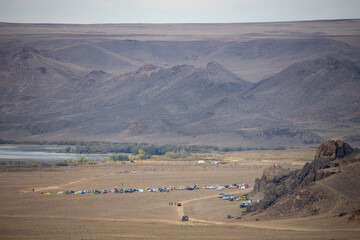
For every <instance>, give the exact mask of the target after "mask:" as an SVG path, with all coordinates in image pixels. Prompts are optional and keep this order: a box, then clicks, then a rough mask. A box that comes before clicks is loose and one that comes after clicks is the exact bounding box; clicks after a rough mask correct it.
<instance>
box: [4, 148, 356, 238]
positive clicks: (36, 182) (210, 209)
mask: <svg viewBox="0 0 360 240" xmlns="http://www.w3.org/2000/svg"><path fill="white" fill-rule="evenodd" d="M264 154H270V153H265V152H264ZM270 155H271V154H270ZM284 163H285V162H284ZM285 164H286V163H285ZM288 164H289V165H294V162H292V161H289V162H288ZM267 166H268V164H246V163H241V161H240V162H238V163H236V164H234V163H233V164H226V165H220V166H209V165H204V166H200V165H196V164H193V165H189V164H188V163H179V164H171V165H170V164H165V163H162V164H150V163H147V164H140V163H136V164H115V165H105V166H104V165H96V166H78V167H67V168H56V169H55V170H51V171H35V172H1V173H0V189H1V193H0V203H1V204H0V239H359V237H360V225H359V224H358V223H351V222H347V221H344V220H343V219H342V220H339V218H334V220H332V219H329V218H328V217H327V216H315V217H310V218H304V219H284V220H273V221H262V220H261V219H260V220H259V221H244V218H242V219H237V218H238V217H241V213H242V209H240V208H239V202H238V201H234V202H229V201H225V200H222V199H219V198H218V197H217V194H218V193H219V192H218V191H215V190H204V189H201V190H196V191H172V192H169V193H160V192H154V193H151V192H144V193H140V192H136V193H132V194H115V193H108V194H101V195H94V194H84V195H57V194H56V193H57V192H58V191H59V190H64V191H65V190H83V189H89V190H92V189H99V190H102V189H111V188H114V187H119V188H128V187H134V188H146V187H161V186H179V185H181V186H191V185H194V184H197V185H200V186H203V185H207V184H228V183H232V182H236V181H245V182H247V183H249V185H250V186H253V183H254V181H255V178H257V177H260V176H261V174H262V171H263V169H264V168H265V167H267ZM33 190H34V191H33ZM250 190H251V189H247V190H239V189H231V190H230V189H229V190H223V192H224V193H228V192H229V193H233V194H235V195H236V196H242V195H243V194H244V193H246V192H248V191H250ZM43 191H46V192H50V193H51V195H49V196H42V195H41V192H43ZM169 202H181V203H182V205H183V206H182V207H177V206H172V205H169ZM184 214H186V215H188V216H189V218H190V221H189V222H182V221H181V217H182V216H183V215H184ZM228 215H231V216H232V218H231V219H228Z"/></svg>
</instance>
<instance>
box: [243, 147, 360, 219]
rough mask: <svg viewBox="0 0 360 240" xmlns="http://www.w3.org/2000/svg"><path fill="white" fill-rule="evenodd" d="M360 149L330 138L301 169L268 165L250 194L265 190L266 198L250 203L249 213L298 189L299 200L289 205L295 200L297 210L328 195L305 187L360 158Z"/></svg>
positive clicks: (261, 208)
mask: <svg viewBox="0 0 360 240" xmlns="http://www.w3.org/2000/svg"><path fill="white" fill-rule="evenodd" d="M358 152H359V149H354V148H352V147H351V146H350V145H349V144H347V143H345V142H342V141H340V140H338V141H328V142H325V143H323V144H321V145H320V146H319V147H318V148H317V150H316V154H315V157H314V160H313V161H312V162H311V163H306V164H305V165H304V167H303V168H302V169H301V170H295V171H289V170H285V169H282V168H280V167H271V168H269V169H266V170H265V171H264V173H263V175H262V177H261V178H260V179H257V180H256V181H255V186H254V190H253V192H252V193H251V194H250V196H253V195H255V194H258V193H262V194H263V195H264V196H265V198H264V200H263V201H262V202H260V203H256V204H253V205H251V206H249V207H248V208H247V210H246V211H247V213H249V212H256V211H262V210H264V209H266V208H268V207H270V206H272V205H274V204H276V203H277V202H279V201H280V199H283V198H284V197H286V196H290V195H291V194H294V193H295V192H298V193H299V194H297V195H296V196H295V197H294V199H293V200H294V202H296V203H297V204H295V203H292V204H289V206H290V205H291V207H293V206H294V204H295V205H296V206H297V207H296V209H297V210H299V209H302V208H304V207H305V206H306V205H307V203H309V201H310V202H312V201H318V200H320V199H323V198H325V195H326V194H324V193H321V192H320V191H319V192H318V193H317V194H312V193H309V192H307V191H304V188H305V187H306V186H308V185H310V184H311V183H313V182H315V181H319V180H321V179H324V178H327V177H329V176H331V175H333V174H336V173H338V172H339V171H340V167H341V166H343V165H345V164H347V163H350V162H355V161H360V158H359V154H358V155H356V154H357V153H358ZM304 192H306V194H304ZM302 195H303V196H302ZM300 200H302V201H300ZM283 201H284V200H283Z"/></svg>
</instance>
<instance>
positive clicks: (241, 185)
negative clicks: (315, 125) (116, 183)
mask: <svg viewBox="0 0 360 240" xmlns="http://www.w3.org/2000/svg"><path fill="white" fill-rule="evenodd" d="M248 187H249V185H248V184H245V183H242V182H237V183H234V184H228V185H205V186H203V187H202V189H216V190H219V191H221V190H222V189H225V188H228V189H233V188H240V189H245V188H248ZM199 189H200V187H199V186H198V185H194V186H190V187H189V186H188V187H183V186H179V187H171V186H169V187H157V188H146V189H143V188H139V189H136V188H127V189H123V188H114V189H104V190H97V189H95V190H79V191H73V190H71V191H63V190H60V191H59V192H58V193H57V194H58V195H63V194H66V195H71V194H86V193H93V194H106V193H133V192H141V193H142V192H145V191H147V192H170V191H173V190H199ZM41 194H42V195H44V196H46V195H50V194H51V193H49V192H42V193H41Z"/></svg>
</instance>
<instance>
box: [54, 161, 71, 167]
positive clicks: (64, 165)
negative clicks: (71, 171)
mask: <svg viewBox="0 0 360 240" xmlns="http://www.w3.org/2000/svg"><path fill="white" fill-rule="evenodd" d="M56 166H60V167H66V166H69V163H68V161H67V160H63V161H61V162H57V163H56Z"/></svg>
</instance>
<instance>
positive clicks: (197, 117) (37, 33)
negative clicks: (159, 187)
mask: <svg viewBox="0 0 360 240" xmlns="http://www.w3.org/2000/svg"><path fill="white" fill-rule="evenodd" d="M358 22H359V20H341V21H320V22H301V23H296V22H292V23H268V24H188V25H187V24H185V25H183V24H179V25H173V24H169V25H143V24H135V25H126V24H123V25H122V24H119V25H117V24H115V25H83V26H80V25H48V24H38V25H37V24H28V25H26V24H25V25H24V24H8V23H0V56H1V58H0V93H1V95H0V99H1V100H0V111H1V119H0V129H1V131H0V137H1V138H35V139H42V138H49V139H68V138H77V139H83V138H85V139H107V140H117V141H137V142H139V141H140V142H143V141H145V142H154V143H168V142H173V143H191V144H214V145H243V146H253V145H256V146H279V145H302V144H317V143H320V142H321V141H322V140H323V139H331V138H344V137H345V136H346V137H347V139H353V140H355V141H356V140H357V139H359V135H360V128H359V119H360V116H359V111H358V109H359V102H360V99H359V92H360V89H359V79H360V74H359V66H358V63H359V62H360V50H359V49H358V48H357V47H356V46H358V45H357V44H354V43H356V39H358V32H357V25H358ZM324 27H326V28H324ZM220 33H221V34H220ZM260 80H262V81H260ZM259 81H260V82H259Z"/></svg>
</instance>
